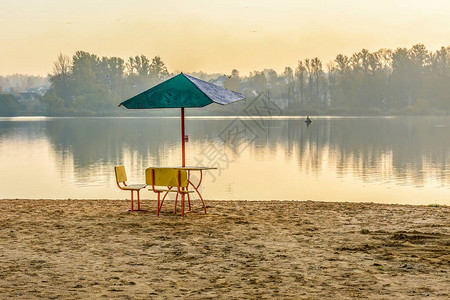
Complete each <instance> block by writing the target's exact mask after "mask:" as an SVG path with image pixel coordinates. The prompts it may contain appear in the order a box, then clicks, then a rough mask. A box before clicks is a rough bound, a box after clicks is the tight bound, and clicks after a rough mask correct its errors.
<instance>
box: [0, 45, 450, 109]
mask: <svg viewBox="0 0 450 300" xmlns="http://www.w3.org/2000/svg"><path fill="white" fill-rule="evenodd" d="M173 75H176V74H169V72H168V70H167V67H166V66H165V64H164V62H163V61H162V59H161V58H160V57H159V56H155V57H153V58H152V59H149V58H147V57H146V56H144V55H140V56H135V57H129V58H128V59H127V60H126V61H125V60H123V59H122V58H118V57H99V56H97V55H95V54H91V53H88V52H84V51H77V52H76V53H75V54H74V55H73V56H72V57H68V56H66V55H63V54H60V55H59V56H58V57H57V60H56V61H55V63H54V65H53V71H52V73H51V74H49V76H48V80H49V82H50V87H49V88H48V89H47V91H46V93H45V94H44V95H40V96H39V104H36V103H35V104H33V105H32V106H30V105H28V107H27V106H26V105H25V104H24V103H23V102H21V101H20V97H18V95H17V93H16V94H14V93H5V91H3V92H2V90H1V88H0V105H1V109H0V115H14V114H19V113H21V112H27V113H29V114H45V115H110V114H118V113H119V111H118V110H117V105H118V103H120V102H121V101H123V100H125V99H128V98H129V97H132V96H134V95H136V94H138V93H140V92H142V91H144V90H146V89H148V88H150V87H152V86H154V85H156V84H158V83H160V82H162V81H163V80H165V79H167V78H169V77H170V76H173ZM193 75H194V76H197V77H199V78H201V79H203V80H207V81H211V82H213V83H216V84H219V85H222V86H224V87H226V88H229V89H231V90H235V91H238V92H240V93H242V94H244V95H245V96H246V97H247V99H252V98H254V97H256V96H257V95H259V94H260V93H266V94H268V95H269V97H270V99H271V100H272V101H274V102H275V103H276V104H277V105H278V106H279V107H280V108H281V109H282V111H283V112H284V114H302V115H303V114H311V115H313V114H329V115H342V114H360V115H361V114H364V115H367V114H373V115H385V114H409V115H420V114H440V115H447V114H448V113H449V112H450V47H441V49H439V50H437V51H435V52H430V51H428V50H427V49H426V47H425V46H424V45H422V44H417V45H414V46H412V47H411V48H410V49H407V48H397V49H396V50H390V49H380V50H378V51H376V52H370V51H369V50H367V49H363V50H361V51H360V52H358V53H354V54H353V55H351V56H346V55H342V54H339V55H337V56H336V58H335V60H334V61H332V62H328V63H326V64H325V65H324V63H323V62H322V61H321V60H320V59H319V58H317V57H315V58H312V59H310V58H306V59H303V60H300V61H299V62H298V65H297V66H296V67H295V69H292V68H291V67H286V68H285V70H284V72H282V73H281V74H278V73H277V72H276V71H275V70H273V69H265V70H262V71H254V72H251V73H250V74H249V75H248V76H243V77H242V76H240V74H239V71H238V70H237V69H233V70H232V72H231V74H229V75H221V74H206V73H202V72H200V73H193ZM0 79H1V78H0ZM0 84H1V82H0ZM240 105H241V106H242V105H245V103H244V104H240ZM209 112H215V111H214V110H210V111H209ZM217 112H218V113H220V111H219V110H217Z"/></svg>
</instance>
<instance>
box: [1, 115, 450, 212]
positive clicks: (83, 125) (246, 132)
mask: <svg viewBox="0 0 450 300" xmlns="http://www.w3.org/2000/svg"><path fill="white" fill-rule="evenodd" d="M313 119H314V122H313V123H312V124H311V125H310V126H307V125H306V124H305V122H304V121H303V118H283V117H279V118H253V117H247V118H244V117H240V118H236V117H230V118H208V117H190V118H187V120H186V133H187V134H189V142H188V143H187V144H186V147H187V148H186V151H187V156H186V161H187V165H190V166H194V165H201V166H212V167H217V168H218V169H217V170H214V171H209V172H207V173H206V174H205V178H204V181H203V184H202V186H203V187H202V193H203V195H204V197H205V198H206V199H217V200H221V199H248V200H324V201H357V202H380V203H402V204H445V205H450V133H449V132H450V118H445V117H419V118H417V117H414V118H409V117H408V118H407V117H392V118H389V117H386V118H381V117H374V118H365V117H321V118H319V117H316V118H313ZM179 127H180V120H179V118H178V117H173V118H172V117H159V118H45V117H42V118H41V117H39V118H32V117H30V118H28V117H17V118H0V153H1V155H0V165H1V170H2V171H1V172H0V198H33V199H34V198H54V199H67V198H72V199H73V198H81V199H95V198H101V199H125V198H128V197H129V193H128V192H124V191H121V190H119V189H118V188H117V186H116V184H115V177H114V169H113V167H114V166H115V165H119V164H123V165H125V167H126V169H127V173H128V177H129V181H130V182H135V183H138V182H144V170H145V168H146V167H149V166H179V165H181V145H180V128H179ZM142 197H143V198H153V199H154V194H153V193H151V192H148V191H143V192H142Z"/></svg>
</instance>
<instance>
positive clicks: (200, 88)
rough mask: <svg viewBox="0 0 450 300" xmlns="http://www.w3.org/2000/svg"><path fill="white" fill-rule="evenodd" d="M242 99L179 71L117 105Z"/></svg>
mask: <svg viewBox="0 0 450 300" xmlns="http://www.w3.org/2000/svg"><path fill="white" fill-rule="evenodd" d="M242 99H244V96H242V95H241V94H239V93H236V92H233V91H230V90H227V89H225V88H223V87H220V86H217V85H215V84H212V83H209V82H206V81H203V80H200V79H198V78H195V77H192V76H189V75H186V74H183V73H181V74H179V75H177V76H175V77H172V78H170V79H168V80H166V81H164V82H162V83H160V84H158V85H156V86H154V87H152V88H151V89H149V90H146V91H145V92H142V93H140V94H139V95H136V96H134V97H132V98H130V99H128V100H125V101H123V102H122V103H120V105H119V106H121V105H123V106H125V107H126V108H131V109H151V108H181V107H203V106H206V105H208V104H211V103H218V104H221V105H225V104H229V103H233V102H235V101H238V100H242Z"/></svg>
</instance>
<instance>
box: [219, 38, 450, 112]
mask: <svg viewBox="0 0 450 300" xmlns="http://www.w3.org/2000/svg"><path fill="white" fill-rule="evenodd" d="M225 87H228V88H231V89H237V90H238V91H239V92H242V93H244V94H246V95H247V96H251V95H252V93H254V91H265V90H268V91H269V94H270V96H271V98H272V99H274V100H275V101H277V102H278V103H279V104H280V105H281V106H282V108H283V110H284V113H285V114H331V115H336V114H338V115H339V114H366V115H367V114H410V115H420V114H441V115H442V114H448V113H449V112H450V47H442V48H441V49H439V50H437V51H435V52H430V51H428V50H427V49H426V48H425V46H424V45H422V44H417V45H414V46H412V47H411V48H410V49H406V48H398V49H396V50H394V51H393V50H389V49H380V50H378V51H376V52H370V51H368V50H367V49H363V50H361V51H360V52H358V53H354V54H353V55H352V56H350V57H348V56H345V55H342V54H339V55H337V56H336V59H335V60H334V61H332V62H329V63H327V64H326V65H325V66H324V64H323V63H322V61H321V60H320V59H319V58H317V57H316V58H313V59H308V58H307V59H304V60H300V61H299V62H298V65H297V67H296V68H295V70H293V69H292V68H290V67H286V68H285V70H284V72H283V73H282V74H277V73H276V72H275V71H274V70H271V69H269V70H263V71H261V72H260V71H255V72H252V73H251V74H250V76H249V77H248V78H240V77H239V72H238V71H237V70H233V71H232V73H231V75H230V76H229V78H228V79H227V81H226V82H225Z"/></svg>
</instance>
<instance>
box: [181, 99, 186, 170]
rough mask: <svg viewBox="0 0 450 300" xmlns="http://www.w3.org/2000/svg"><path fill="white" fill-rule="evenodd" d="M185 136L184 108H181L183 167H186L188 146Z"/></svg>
mask: <svg viewBox="0 0 450 300" xmlns="http://www.w3.org/2000/svg"><path fill="white" fill-rule="evenodd" d="M184 139H185V135H184V107H182V108H181V155H182V167H186V152H185V151H186V150H185V149H186V145H185V140H184Z"/></svg>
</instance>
